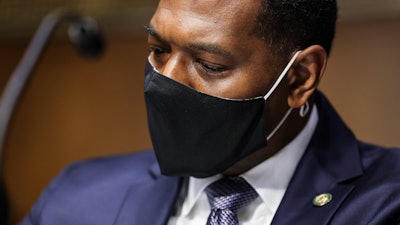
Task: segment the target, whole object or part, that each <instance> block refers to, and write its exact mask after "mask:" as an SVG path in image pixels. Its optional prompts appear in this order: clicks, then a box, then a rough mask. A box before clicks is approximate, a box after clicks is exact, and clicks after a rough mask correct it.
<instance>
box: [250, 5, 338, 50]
mask: <svg viewBox="0 0 400 225" xmlns="http://www.w3.org/2000/svg"><path fill="white" fill-rule="evenodd" d="M260 1H261V8H260V12H259V14H258V17H257V20H256V32H257V33H258V34H260V35H261V37H262V38H263V39H265V41H266V42H267V45H268V46H269V47H270V48H271V51H272V53H274V54H279V55H281V56H289V55H290V54H291V53H292V52H293V51H295V50H297V49H304V48H307V47H309V46H311V45H321V46H322V47H323V48H324V49H325V51H326V52H327V54H328V55H329V53H330V51H331V47H332V42H333V38H334V36H335V30H336V19H337V5H336V0H260Z"/></svg>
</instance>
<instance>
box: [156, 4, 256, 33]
mask: <svg viewBox="0 0 400 225" xmlns="http://www.w3.org/2000/svg"><path fill="white" fill-rule="evenodd" d="M259 4H260V0H160V2H159V5H158V8H157V11H156V13H155V15H154V16H153V20H152V21H154V20H157V19H158V21H155V22H161V23H175V24H179V26H181V27H185V28H187V29H192V28H194V27H203V28H210V29H224V32H229V31H231V32H239V31H240V32H245V31H248V32H249V31H250V29H253V27H254V26H253V25H254V22H255V20H256V15H258V11H259V8H260V7H259ZM166 20H169V21H166Z"/></svg>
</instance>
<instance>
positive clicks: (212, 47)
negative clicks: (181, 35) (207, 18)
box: [144, 24, 232, 57]
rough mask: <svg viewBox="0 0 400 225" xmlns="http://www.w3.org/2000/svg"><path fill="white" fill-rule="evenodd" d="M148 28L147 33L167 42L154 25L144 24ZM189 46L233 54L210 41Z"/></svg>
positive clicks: (197, 49) (227, 55)
mask: <svg viewBox="0 0 400 225" xmlns="http://www.w3.org/2000/svg"><path fill="white" fill-rule="evenodd" d="M144 28H145V29H146V30H147V33H148V34H149V35H151V36H152V37H154V38H156V39H158V40H159V41H161V42H165V41H164V39H163V38H162V37H161V36H160V35H159V34H158V32H157V31H156V30H155V29H154V27H152V26H151V25H150V24H147V25H145V26H144ZM185 46H186V47H187V48H189V49H192V50H196V51H205V52H209V53H212V54H216V55H221V56H224V57H231V56H232V54H231V53H230V52H229V51H227V50H225V49H223V48H222V47H221V46H219V45H216V44H208V43H189V44H187V45H185Z"/></svg>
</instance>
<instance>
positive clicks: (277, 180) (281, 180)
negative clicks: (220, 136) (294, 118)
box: [168, 106, 318, 225]
mask: <svg viewBox="0 0 400 225" xmlns="http://www.w3.org/2000/svg"><path fill="white" fill-rule="evenodd" d="M312 108H313V109H312V112H311V116H310V119H309V121H308V122H307V124H306V126H305V127H304V129H303V130H302V131H301V132H300V133H299V134H298V135H297V137H296V138H295V139H293V140H292V141H291V142H290V143H289V144H288V145H286V146H285V147H284V148H283V149H282V150H280V151H279V152H278V153H276V154H275V155H273V156H272V157H270V158H268V159H267V160H265V161H264V162H262V163H260V164H259V165H257V166H255V167H254V168H252V169H250V170H249V171H247V172H245V173H244V174H242V175H241V177H243V178H244V179H245V180H246V181H247V182H249V183H250V185H251V186H252V187H253V188H254V189H255V190H256V191H257V193H258V195H259V197H258V198H257V199H256V200H255V201H253V202H252V203H251V204H250V205H249V206H247V207H246V208H245V209H244V210H243V211H242V212H240V213H239V214H238V218H239V224H241V225H258V224H263V225H265V224H271V222H272V219H273V217H274V215H275V213H276V211H277V209H278V207H279V204H280V202H281V201H282V198H283V195H284V194H285V191H286V189H287V186H288V184H289V181H290V179H291V178H292V176H293V173H294V171H295V170H296V167H297V164H298V163H299V161H300V159H301V157H302V155H303V153H304V151H305V149H306V148H307V145H308V143H309V142H310V140H311V137H312V134H313V133H314V130H315V127H316V125H317V123H318V112H317V107H316V106H313V107H312ZM221 177H222V176H221V175H216V176H213V177H208V178H194V177H190V178H189V180H188V182H187V186H186V188H184V189H183V191H182V193H181V194H182V195H181V198H180V200H178V203H177V204H178V206H177V208H178V209H177V212H176V214H175V215H172V216H171V218H170V220H169V223H168V225H202V224H204V225H205V224H206V222H207V218H208V215H209V213H210V210H211V209H210V205H209V203H208V199H207V195H206V193H205V192H204V189H205V188H206V187H207V186H208V185H209V184H211V183H212V182H214V181H216V180H218V179H219V178H221Z"/></svg>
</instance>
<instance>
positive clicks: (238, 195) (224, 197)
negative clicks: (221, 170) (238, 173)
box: [206, 177, 258, 225]
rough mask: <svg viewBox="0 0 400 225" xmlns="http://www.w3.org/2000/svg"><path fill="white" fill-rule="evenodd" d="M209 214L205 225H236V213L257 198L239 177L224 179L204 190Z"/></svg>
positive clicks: (237, 222)
mask: <svg viewBox="0 0 400 225" xmlns="http://www.w3.org/2000/svg"><path fill="white" fill-rule="evenodd" d="M206 193H207V197H208V201H209V203H210V206H211V213H210V216H209V217H208V220H207V225H238V224H239V221H238V218H237V213H238V212H239V211H240V210H241V209H243V208H244V207H246V206H247V205H249V204H250V203H251V202H252V201H253V200H254V199H256V198H257V196H258V194H257V192H256V191H255V190H254V189H253V188H252V187H251V186H250V184H249V183H247V182H246V181H245V180H244V179H243V178H241V177H225V178H223V179H220V180H217V181H215V182H214V183H212V184H210V185H208V187H207V188H206Z"/></svg>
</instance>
